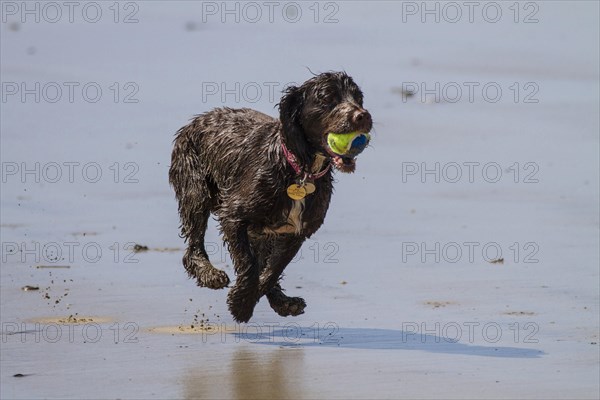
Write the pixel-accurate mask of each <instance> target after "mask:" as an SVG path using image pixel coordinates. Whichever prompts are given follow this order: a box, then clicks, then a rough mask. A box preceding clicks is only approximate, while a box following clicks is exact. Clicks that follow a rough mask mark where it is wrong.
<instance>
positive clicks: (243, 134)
mask: <svg viewBox="0 0 600 400" xmlns="http://www.w3.org/2000/svg"><path fill="white" fill-rule="evenodd" d="M279 112H280V120H277V119H274V118H271V117H269V116H267V115H265V114H262V113H260V112H258V111H254V110H250V109H247V108H243V109H231V108H220V109H215V110H213V111H210V112H207V113H205V114H202V115H199V116H197V117H196V118H194V119H193V120H192V121H191V122H190V123H189V124H188V125H186V126H184V127H183V128H181V129H180V130H179V131H178V132H177V136H176V138H175V142H174V143H175V144H174V149H173V153H172V159H171V168H170V171H169V181H170V183H171V185H172V186H173V187H174V189H175V194H176V197H177V200H178V201H179V214H180V217H181V233H182V235H183V237H184V238H185V239H186V241H187V242H188V248H187V251H186V253H185V256H184V257H183V265H184V266H185V269H186V271H187V272H188V274H189V275H190V277H193V278H195V279H196V280H197V282H198V285H199V286H205V287H209V288H211V289H221V288H224V287H226V286H227V285H229V277H228V276H227V274H226V273H225V272H224V271H221V270H219V269H216V268H215V267H213V265H212V264H211V263H210V261H209V259H208V255H207V253H206V250H205V248H204V233H205V231H206V226H207V221H208V218H209V216H210V213H213V214H214V215H215V216H216V217H217V219H218V221H219V223H220V227H221V232H222V234H223V238H224V240H225V242H226V243H227V245H228V248H229V252H230V254H231V258H232V260H233V263H234V269H235V273H236V275H237V279H236V283H235V285H234V286H233V288H232V289H231V290H230V292H229V295H228V299H227V303H228V305H229V310H230V311H231V314H232V315H233V317H234V318H235V320H236V321H239V322H247V321H248V320H250V318H251V317H252V313H253V311H254V307H255V305H256V303H257V302H258V301H259V299H260V298H261V297H262V296H263V295H266V296H267V298H268V300H269V303H270V305H271V307H272V308H273V309H274V310H275V311H276V312H277V313H278V314H279V315H282V316H288V315H299V314H302V313H303V312H304V308H305V307H306V303H305V302H304V300H303V299H302V298H300V297H288V296H286V295H285V294H284V293H283V290H282V288H281V286H280V285H279V279H280V276H281V273H282V272H283V270H284V269H285V267H286V266H287V265H288V263H289V262H290V261H291V260H292V259H293V257H294V255H295V254H296V253H297V252H298V250H299V249H300V247H301V246H302V243H303V242H304V241H305V240H306V238H308V237H310V236H311V235H312V234H313V233H315V232H316V231H317V229H319V227H320V226H321V224H323V220H324V219H325V215H326V213H327V209H328V207H329V201H330V198H331V193H332V188H333V187H332V171H331V166H332V165H333V166H334V167H336V168H337V169H339V170H341V171H342V172H353V171H354V169H355V165H356V164H355V159H354V158H353V157H351V156H340V155H338V154H336V153H334V152H333V151H332V149H331V148H330V146H329V145H328V142H327V135H328V134H329V133H332V132H333V133H342V134H343V133H350V132H364V133H368V132H369V131H370V130H371V127H372V120H371V115H370V114H369V112H368V111H366V110H365V109H364V108H363V94H362V92H361V90H360V89H359V87H358V86H357V85H356V84H355V83H354V81H353V80H352V78H351V77H349V76H348V75H346V73H344V72H328V73H323V74H320V75H317V76H315V77H313V78H312V79H310V80H308V81H306V82H305V83H304V84H302V85H301V86H299V87H296V86H292V87H289V88H287V89H286V91H285V94H284V96H283V98H282V99H281V102H280V103H279Z"/></svg>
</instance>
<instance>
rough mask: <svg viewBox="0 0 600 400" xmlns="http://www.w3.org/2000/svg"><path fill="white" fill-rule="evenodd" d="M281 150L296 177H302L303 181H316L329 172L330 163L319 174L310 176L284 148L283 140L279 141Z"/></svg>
mask: <svg viewBox="0 0 600 400" xmlns="http://www.w3.org/2000/svg"><path fill="white" fill-rule="evenodd" d="M281 148H282V149H283V154H285V158H286V159H287V162H288V163H289V164H290V165H291V167H292V168H293V169H294V171H295V172H296V175H298V176H300V175H302V180H303V181H307V180H309V181H314V180H317V179H319V178H321V177H322V176H323V175H325V174H326V173H327V171H329V170H330V169H331V163H327V167H325V169H323V170H322V171H321V172H319V173H316V174H311V173H309V172H307V171H305V170H304V169H303V168H302V165H301V164H300V163H299V162H298V159H297V158H296V156H295V155H294V154H292V152H291V151H289V150H288V148H287V147H286V145H285V143H284V142H283V140H282V141H281Z"/></svg>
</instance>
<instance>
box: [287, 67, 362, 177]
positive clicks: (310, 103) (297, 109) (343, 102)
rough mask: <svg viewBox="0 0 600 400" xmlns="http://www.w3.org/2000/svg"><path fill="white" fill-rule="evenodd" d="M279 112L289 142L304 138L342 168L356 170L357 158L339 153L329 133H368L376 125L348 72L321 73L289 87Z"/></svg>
mask: <svg viewBox="0 0 600 400" xmlns="http://www.w3.org/2000/svg"><path fill="white" fill-rule="evenodd" d="M279 113H280V119H281V123H282V125H283V131H284V137H285V139H286V143H287V141H288V140H290V141H298V140H303V141H305V142H306V143H307V144H308V145H309V146H310V148H312V149H314V150H316V151H318V152H321V153H323V154H326V155H327V156H329V157H330V158H331V159H332V161H333V164H334V165H335V166H336V167H337V168H338V169H339V170H340V171H342V172H354V169H355V168H356V160H355V158H354V157H353V156H346V155H339V154H336V153H335V152H333V151H332V149H331V148H330V146H329V144H328V141H327V136H328V135H329V134H330V133H336V134H345V133H348V134H349V133H356V132H360V133H369V131H370V130H371V128H372V126H373V121H372V119H371V114H369V112H368V111H367V110H365V109H364V108H363V94H362V92H361V90H360V88H359V87H358V86H357V85H356V83H354V81H353V80H352V78H351V77H349V76H348V75H347V74H346V73H345V72H326V73H322V74H319V75H317V76H315V77H313V78H311V79H309V80H308V81H306V82H304V83H303V84H302V85H301V86H290V87H288V88H287V89H286V90H285V94H284V96H283V97H282V99H281V102H280V103H279Z"/></svg>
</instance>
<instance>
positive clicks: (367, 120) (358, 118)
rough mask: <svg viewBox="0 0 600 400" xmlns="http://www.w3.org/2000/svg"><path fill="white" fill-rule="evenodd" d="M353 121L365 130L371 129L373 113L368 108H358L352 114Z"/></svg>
mask: <svg viewBox="0 0 600 400" xmlns="http://www.w3.org/2000/svg"><path fill="white" fill-rule="evenodd" d="M352 122H353V123H354V124H355V125H358V126H359V127H361V128H364V130H367V131H369V130H371V125H372V123H373V121H372V120H371V114H369V112H368V111H367V110H362V109H361V110H356V111H355V112H354V114H353V115H352Z"/></svg>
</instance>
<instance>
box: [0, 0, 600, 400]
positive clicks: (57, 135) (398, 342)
mask: <svg viewBox="0 0 600 400" xmlns="http://www.w3.org/2000/svg"><path fill="white" fill-rule="evenodd" d="M139 6H140V14H139V18H140V23H139V24H132V25H123V24H114V23H113V22H112V21H111V20H103V21H102V22H101V23H99V24H97V25H93V26H92V25H90V24H85V23H80V24H69V23H59V24H55V25H50V24H23V26H21V27H19V28H15V26H14V25H10V26H9V24H4V23H3V24H2V25H1V26H0V28H1V29H2V39H1V45H2V46H1V47H2V64H1V67H2V75H3V78H2V80H3V82H4V81H15V82H21V81H27V82H33V81H42V80H43V81H73V80H77V81H80V82H84V83H85V82H91V81H94V82H99V84H101V85H102V87H103V88H104V89H105V98H104V99H103V100H102V101H100V102H97V103H89V102H86V101H75V102H73V103H70V102H68V101H61V102H58V103H56V104H54V103H48V102H44V101H41V102H40V103H35V102H32V101H26V102H20V101H12V100H11V101H7V102H6V103H4V104H2V115H1V121H2V122H1V124H2V125H1V131H2V146H1V155H2V161H3V163H4V164H5V165H7V164H6V163H7V162H11V163H16V164H17V166H18V167H19V168H20V167H21V163H26V164H27V165H26V166H27V167H28V168H34V164H35V163H36V162H39V163H41V164H42V165H47V164H48V163H52V162H56V163H59V164H60V165H63V163H64V162H78V163H79V166H78V167H77V168H78V169H77V173H76V174H75V175H74V182H69V180H68V179H67V175H66V174H67V172H68V170H67V169H66V167H63V168H64V169H63V174H64V176H63V178H62V180H60V181H59V182H57V183H52V182H50V179H47V178H48V177H46V179H44V177H43V176H42V177H41V178H42V179H40V181H39V182H36V181H35V180H34V179H32V178H31V176H30V175H25V178H23V179H21V175H20V172H19V173H17V174H16V175H7V176H5V178H6V179H5V181H3V183H2V193H1V204H2V209H1V217H2V225H1V226H0V233H1V235H2V246H3V248H2V266H1V269H0V278H1V283H0V289H1V290H0V300H1V322H2V346H1V357H0V362H1V369H0V370H1V372H0V397H1V398H3V399H9V398H15V399H17V398H22V399H31V398H73V399H75V398H122V399H129V398H188V399H192V398H239V399H242V398H244V399H245V398H540V399H542V398H544V399H546V398H565V399H566V398H590V399H593V398H598V395H599V382H598V374H599V364H600V360H599V350H598V349H599V345H598V342H599V340H600V338H599V335H598V329H599V321H598V315H599V306H598V279H599V273H598V272H599V271H598V264H599V259H598V241H599V231H598V227H599V216H598V201H599V196H598V145H599V140H598V124H599V119H598V108H599V100H598V84H599V80H598V75H597V71H598V58H597V56H598V26H597V19H594V18H595V17H594V16H595V15H596V16H597V13H598V5H597V4H596V3H592V2H586V3H579V5H578V7H571V5H570V4H567V3H566V2H564V3H562V2H552V3H549V2H548V3H540V7H541V13H540V15H539V18H540V21H539V23H537V24H529V25H523V24H514V23H513V22H510V21H508V22H507V21H503V22H502V23H500V24H496V25H491V24H486V23H481V22H479V23H475V24H469V23H459V24H448V23H445V24H443V23H440V24H421V23H415V22H414V21H413V22H412V23H406V24H400V23H399V20H401V18H402V17H401V15H400V14H399V12H400V10H399V9H398V7H400V5H394V4H393V3H392V2H375V4H374V5H373V6H370V8H369V9H368V10H366V9H364V8H361V7H360V3H350V2H342V3H339V7H340V14H339V23H337V24H330V25H326V24H313V23H312V22H310V21H309V22H307V23H305V24H300V25H294V26H292V25H290V24H274V25H271V24H268V23H265V24H257V25H256V26H255V25H252V26H251V25H249V24H243V23H240V24H229V25H228V24H221V23H219V22H215V21H214V20H210V21H209V23H206V24H202V23H201V22H199V21H201V14H200V5H199V4H195V3H192V2H188V3H182V4H180V6H181V7H180V8H179V7H170V6H165V5H164V4H161V3H160V2H156V3H149V2H140V3H139ZM305 11H306V10H305ZM107 12H108V11H107ZM306 12H309V11H306ZM505 12H507V13H509V12H510V11H507V10H505ZM107 15H111V14H107ZM309 15H310V14H309ZM505 15H509V16H510V14H505ZM374 27H377V28H378V29H374ZM274 32H275V33H277V34H274ZM299 32H302V34H301V35H300V33H299ZM240 35H241V36H240ZM242 36H243V37H244V40H242V41H240V40H241V39H240V37H242ZM125 37H127V38H128V40H124V39H123V38H125ZM299 37H301V38H302V39H301V40H300V39H299ZM324 38H327V40H324ZM291 43H293V46H292V45H291ZM332 44H333V45H334V47H335V49H336V50H335V52H334V51H333V50H332ZM32 46H33V47H34V49H32ZM224 47H227V51H223V50H222V49H223V48H224ZM273 49H278V50H277V52H278V54H279V55H278V56H277V57H275V58H274V57H273V51H274V50H273ZM558 49H560V50H558ZM219 51H220V52H219ZM559 53H560V54H559ZM207 54H220V56H219V57H207ZM249 60H252V61H251V62H250V61H249ZM304 66H310V67H311V69H313V70H315V71H321V70H329V69H344V68H345V69H346V70H347V71H348V72H349V73H350V74H351V75H353V76H354V77H355V78H356V80H357V81H358V82H359V84H360V85H361V87H362V89H363V91H364V93H365V99H366V101H365V105H366V106H367V107H368V108H369V110H370V112H371V113H372V114H373V116H374V120H375V129H374V132H373V140H372V144H371V148H369V149H367V150H366V151H365V152H364V153H363V154H362V155H361V156H360V157H359V160H358V163H357V172H356V173H355V174H353V175H341V174H337V176H336V179H337V183H336V192H335V194H334V198H333V201H332V203H331V207H330V210H329V213H328V216H327V219H326V221H325V224H324V226H323V228H322V229H321V230H320V231H319V232H318V233H317V234H316V235H315V236H314V237H312V238H311V239H310V240H308V241H307V242H306V243H305V245H304V246H303V248H302V253H301V255H300V256H299V257H298V258H297V259H296V260H294V262H293V263H292V264H290V266H289V267H288V268H287V270H286V277H285V280H284V285H283V286H284V287H285V288H286V289H287V293H288V294H290V295H294V296H296V295H299V296H302V297H304V298H305V300H306V301H307V304H308V306H307V308H306V313H305V314H303V315H301V316H299V317H296V318H282V317H279V316H277V315H276V314H275V313H274V312H273V311H272V310H271V309H270V308H269V306H268V303H267V302H266V301H265V299H263V300H261V302H260V303H259V304H258V306H257V308H256V311H255V314H254V317H253V318H252V320H251V322H250V323H248V324H242V325H238V324H235V323H234V322H233V321H232V319H231V316H230V315H229V313H228V311H227V307H226V294H227V292H226V290H221V291H211V290H208V289H201V288H198V287H196V286H195V284H194V282H192V281H190V280H188V279H187V276H186V274H185V271H184V269H183V267H182V265H181V257H182V255H183V251H184V246H185V245H184V243H183V241H182V239H180V238H179V237H178V216H177V205H176V203H175V200H174V196H173V193H172V192H171V190H170V188H169V187H168V184H167V170H168V165H169V156H170V149H171V141H172V138H173V134H174V132H175V131H176V130H177V129H178V128H179V127H180V126H181V125H183V124H184V123H185V121H186V120H187V119H188V118H189V117H191V116H192V115H194V114H196V113H199V112H202V111H204V110H207V109H210V108H212V107H217V106H222V105H224V104H222V103H221V102H220V97H219V96H213V97H209V98H208V99H207V100H205V101H203V99H202V96H201V94H200V93H199V89H198V88H199V87H201V85H202V83H203V82H207V81H208V82H212V81H216V82H221V81H227V82H228V83H229V84H230V85H233V84H234V83H235V82H242V83H244V82H282V83H284V82H289V81H292V80H297V81H301V80H304V79H306V78H308V76H309V73H308V72H307V71H306V69H305V68H304ZM115 81H117V82H119V84H120V85H121V86H123V84H125V83H126V82H129V81H135V82H136V83H137V84H138V86H139V89H140V91H139V95H138V97H139V99H140V102H139V103H132V104H125V103H123V102H117V103H115V102H114V101H113V99H112V97H110V96H112V95H113V93H112V92H111V91H110V89H108V87H109V86H110V85H111V84H112V83H113V82H115ZM421 81H427V82H429V84H430V85H433V84H434V82H436V81H437V82H454V81H459V82H470V81H477V82H480V83H482V84H483V83H485V82H497V83H498V84H499V85H501V87H502V88H503V89H504V93H505V95H504V97H503V98H502V100H501V101H499V102H497V103H490V102H487V101H482V100H481V97H480V96H479V97H478V99H477V100H476V101H474V102H469V101H468V100H466V99H462V100H461V101H459V102H456V103H450V102H448V101H441V102H435V101H434V102H431V101H429V100H427V99H426V101H424V102H423V101H420V96H419V95H414V96H411V97H410V98H407V99H405V100H406V101H404V100H403V98H402V95H401V93H402V90H399V89H398V88H399V87H401V86H402V82H421ZM517 81H518V82H519V84H520V85H521V86H520V87H521V88H522V89H523V90H524V86H523V85H524V84H525V83H527V82H535V83H536V84H537V85H538V87H539V89H540V90H539V93H538V94H537V95H536V96H537V98H538V99H539V102H537V103H523V102H522V101H519V102H516V103H515V102H514V101H513V97H512V96H513V93H512V92H511V91H510V89H509V87H510V86H511V85H512V84H513V83H514V82H517ZM399 93H400V94H399ZM405 93H406V92H405ZM106 96H108V100H107V98H106ZM232 98H233V97H230V98H229V100H231V99H232ZM227 103H228V105H230V106H234V107H236V106H238V107H252V108H256V109H259V110H261V111H263V112H266V113H268V114H271V115H276V112H275V110H274V109H273V107H274V106H275V104H276V103H277V100H276V99H275V100H270V99H269V98H268V97H267V96H263V97H261V99H260V101H258V102H255V103H250V102H248V101H245V102H244V101H243V100H240V101H239V102H237V103H236V102H235V101H233V103H232V102H231V101H228V102H227ZM231 103H232V104H231ZM32 116H33V118H32ZM90 162H94V163H97V164H98V165H99V166H100V168H101V170H102V173H103V174H102V178H101V179H99V180H98V181H97V182H94V183H91V182H89V181H87V180H86V179H83V178H82V177H81V174H80V173H81V168H82V167H83V165H85V164H86V163H90ZM115 162H117V163H118V165H116V166H115ZM130 162H131V163H134V164H133V165H130V164H127V163H130ZM465 162H467V163H473V162H478V163H479V164H478V165H479V167H478V168H479V169H478V170H477V174H476V175H475V176H474V180H473V182H470V181H469V180H468V178H467V174H468V170H467V167H465V164H464V163H465ZM422 163H425V165H423V164H422ZM435 163H440V164H441V165H442V166H446V167H448V169H446V173H448V174H449V173H450V172H452V171H450V168H451V167H452V168H454V167H455V164H454V163H456V164H458V165H459V166H462V167H463V169H462V173H463V177H462V179H461V180H460V181H459V182H457V183H453V182H450V181H451V180H452V179H451V175H448V174H446V175H444V174H445V173H444V174H443V173H442V172H440V173H439V175H440V177H441V179H440V180H439V182H436V181H435V177H434V176H433V175H431V174H430V175H425V176H424V177H423V176H422V175H421V172H420V171H419V172H418V173H416V174H412V173H411V174H408V173H407V172H409V171H413V170H409V169H407V168H409V167H410V168H414V167H415V166H416V167H418V168H422V167H423V166H425V167H427V168H435ZM487 163H497V164H498V165H499V166H500V167H501V171H502V174H503V175H502V179H500V180H499V181H497V182H495V183H490V182H489V179H487V178H490V176H485V177H482V175H481V169H480V168H481V167H482V166H483V165H486V164H487ZM515 163H518V165H516V166H515ZM528 163H531V164H528ZM12 165H13V164H11V166H12ZM492 166H493V165H492ZM3 168H4V166H3ZM40 168H41V167H40ZM136 168H137V169H136ZM440 168H442V167H440ZM515 168H516V170H517V171H518V172H519V173H518V174H517V175H515ZM115 170H117V171H119V174H118V176H117V175H115ZM3 171H5V172H6V171H7V170H5V169H3ZM440 171H441V169H440ZM128 174H133V175H131V176H129V175H128ZM126 176H129V177H130V178H131V177H133V178H135V180H134V181H128V180H126V179H125V177H126ZM452 176H453V175H452ZM87 178H89V176H87ZM484 178H485V179H484ZM526 178H531V179H534V180H532V181H527V180H526ZM486 179H487V180H486ZM207 242H208V243H209V246H208V251H209V253H210V254H211V260H212V261H213V263H214V264H215V265H216V266H217V267H219V268H223V269H225V270H226V271H227V273H228V274H229V275H230V276H231V277H233V270H232V267H231V260H230V259H229V257H228V256H227V254H226V251H225V249H224V248H223V247H222V245H221V239H220V238H219V235H218V229H217V226H216V224H215V222H214V221H211V224H210V226H209V230H208V233H207ZM468 243H476V245H473V244H472V245H469V244H468ZM135 244H139V245H141V246H147V250H146V249H144V248H141V247H138V248H135ZM36 246H37V247H36ZM436 246H438V247H436ZM469 246H475V247H469ZM484 247H485V248H486V249H488V250H489V253H483V252H482V249H483V248H484ZM472 248H473V249H474V250H473V252H472V253H471V252H470V249H472ZM496 248H500V249H501V250H502V252H501V254H496V252H494V250H495V249H496ZM457 251H460V255H459V254H458V253H457ZM501 259H502V260H501ZM500 260H501V261H500ZM39 267H41V268H39ZM59 267H60V268H59ZM25 286H31V287H32V288H35V287H37V288H38V289H37V290H35V289H28V290H23V288H24V287H25Z"/></svg>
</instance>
